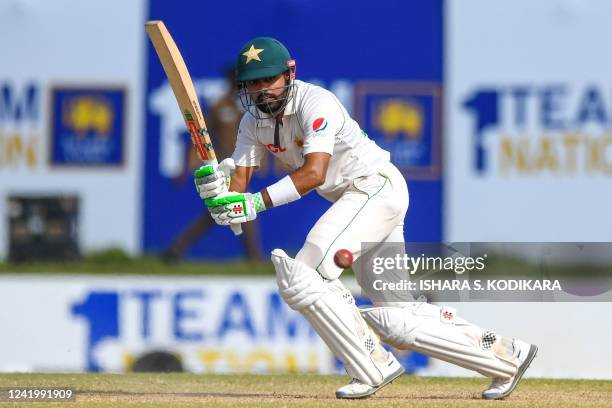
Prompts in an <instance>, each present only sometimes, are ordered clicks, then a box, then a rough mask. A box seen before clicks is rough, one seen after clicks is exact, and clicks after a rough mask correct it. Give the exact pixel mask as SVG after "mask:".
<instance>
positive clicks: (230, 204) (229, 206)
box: [204, 191, 266, 225]
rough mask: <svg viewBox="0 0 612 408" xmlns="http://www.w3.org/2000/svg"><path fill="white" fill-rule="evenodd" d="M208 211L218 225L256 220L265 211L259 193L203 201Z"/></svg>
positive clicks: (236, 194) (227, 195) (226, 195)
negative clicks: (258, 214)
mask: <svg viewBox="0 0 612 408" xmlns="http://www.w3.org/2000/svg"><path fill="white" fill-rule="evenodd" d="M204 203H205V204H206V207H208V211H210V214H211V215H212V217H213V219H214V220H215V222H216V223H217V224H219V225H232V224H242V223H243V222H247V221H252V220H254V219H255V218H257V213H260V212H262V211H264V210H265V209H266V205H265V204H264V202H263V197H262V196H261V193H255V194H251V193H235V192H232V191H230V192H229V193H225V194H221V195H219V196H217V197H214V198H207V199H206V200H204Z"/></svg>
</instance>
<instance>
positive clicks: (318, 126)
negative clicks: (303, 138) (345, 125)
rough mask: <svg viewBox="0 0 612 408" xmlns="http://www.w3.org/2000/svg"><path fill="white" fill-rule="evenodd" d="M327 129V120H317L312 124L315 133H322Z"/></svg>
mask: <svg viewBox="0 0 612 408" xmlns="http://www.w3.org/2000/svg"><path fill="white" fill-rule="evenodd" d="M326 128H327V121H326V120H325V118H317V119H315V121H314V122H312V130H314V131H315V133H318V132H322V131H324V130H325V129H326Z"/></svg>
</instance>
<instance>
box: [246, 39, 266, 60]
mask: <svg viewBox="0 0 612 408" xmlns="http://www.w3.org/2000/svg"><path fill="white" fill-rule="evenodd" d="M263 50H264V49H263V48H255V44H251V48H249V49H248V51H246V52H243V53H242V55H244V56H245V57H246V62H245V64H248V63H249V62H251V61H253V60H255V61H261V58H259V53H260V52H262V51H263Z"/></svg>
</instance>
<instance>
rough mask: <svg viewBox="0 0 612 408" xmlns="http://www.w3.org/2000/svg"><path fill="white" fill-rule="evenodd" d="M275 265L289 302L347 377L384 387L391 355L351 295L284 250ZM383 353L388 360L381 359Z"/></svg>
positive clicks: (275, 255)
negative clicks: (383, 383)
mask: <svg viewBox="0 0 612 408" xmlns="http://www.w3.org/2000/svg"><path fill="white" fill-rule="evenodd" d="M272 262H273V264H274V268H275V269H276V281H277V283H278V287H279V290H280V294H281V296H282V297H283V299H284V300H285V302H287V304H288V305H289V307H291V308H292V309H293V310H296V311H298V312H300V313H301V314H302V315H303V316H304V317H305V318H306V319H307V320H308V321H309V322H310V324H311V325H312V326H313V327H314V329H315V330H316V332H317V333H318V334H319V336H321V338H322V339H323V341H325V343H326V344H327V346H328V347H329V348H330V349H331V351H332V352H333V353H334V355H335V356H336V357H338V358H339V359H340V360H341V361H342V362H343V363H344V366H345V368H346V371H347V373H348V374H349V375H350V376H352V377H353V378H356V379H358V380H359V381H361V382H363V383H365V384H369V385H372V386H377V385H379V384H381V383H382V382H383V380H384V377H385V375H386V374H387V373H386V371H385V369H384V367H382V366H383V365H384V364H382V362H383V361H387V360H388V355H387V352H386V351H384V350H382V347H381V346H380V344H379V343H378V340H377V339H376V337H375V336H374V335H373V333H372V332H371V331H370V329H369V327H368V326H367V324H366V323H365V321H364V320H363V318H362V317H361V315H360V314H359V311H358V309H357V307H356V306H355V303H354V299H353V297H352V295H351V294H350V292H349V291H348V290H346V289H345V288H344V287H342V284H341V283H340V282H339V281H337V280H336V281H333V282H331V283H330V282H328V281H325V280H323V278H322V277H321V275H319V273H318V272H317V271H315V270H314V269H312V268H310V267H309V266H307V265H306V264H304V263H302V262H300V261H296V260H294V259H292V258H290V257H289V256H288V255H287V254H286V253H285V252H284V251H283V250H281V249H275V250H274V251H273V252H272ZM380 350H382V352H383V353H384V356H380V358H378V357H379V356H378V354H377V353H380ZM379 360H380V362H379ZM377 363H379V364H377ZM379 367H380V368H379Z"/></svg>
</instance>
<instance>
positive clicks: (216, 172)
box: [193, 158, 236, 199]
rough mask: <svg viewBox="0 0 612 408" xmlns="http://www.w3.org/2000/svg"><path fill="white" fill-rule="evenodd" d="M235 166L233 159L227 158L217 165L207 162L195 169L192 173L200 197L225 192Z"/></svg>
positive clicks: (203, 197)
mask: <svg viewBox="0 0 612 408" xmlns="http://www.w3.org/2000/svg"><path fill="white" fill-rule="evenodd" d="M235 168H236V165H235V164H234V161H233V160H232V159H231V158H227V159H225V160H223V161H222V162H221V163H219V165H213V164H208V165H206V166H202V167H200V168H199V169H197V170H196V171H195V172H194V173H193V180H194V182H195V185H196V189H197V190H198V193H199V194H200V197H201V198H202V199H207V198H211V197H216V196H218V195H220V194H223V193H226V192H227V189H228V185H229V180H230V176H231V173H233V171H234V169H235Z"/></svg>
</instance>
